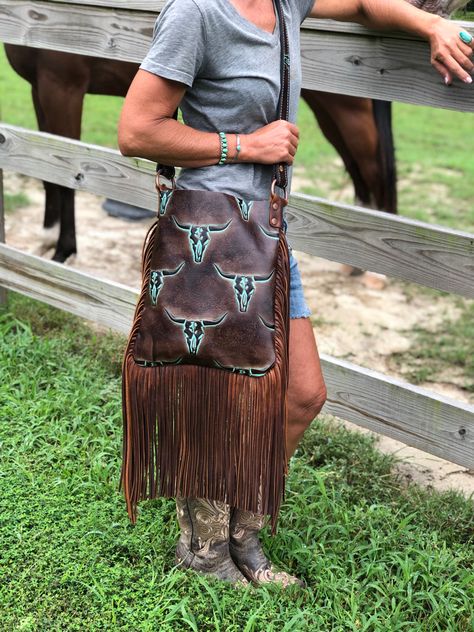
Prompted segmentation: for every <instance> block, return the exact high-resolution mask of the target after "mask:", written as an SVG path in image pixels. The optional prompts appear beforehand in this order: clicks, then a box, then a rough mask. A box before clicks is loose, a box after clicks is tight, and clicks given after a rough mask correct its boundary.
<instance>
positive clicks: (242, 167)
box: [140, 0, 314, 200]
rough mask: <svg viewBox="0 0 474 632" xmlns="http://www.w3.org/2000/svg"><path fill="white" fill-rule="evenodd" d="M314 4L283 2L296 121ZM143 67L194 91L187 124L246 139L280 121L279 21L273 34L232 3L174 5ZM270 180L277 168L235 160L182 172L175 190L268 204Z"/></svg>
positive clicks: (203, 0) (185, 107)
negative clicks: (303, 32)
mask: <svg viewBox="0 0 474 632" xmlns="http://www.w3.org/2000/svg"><path fill="white" fill-rule="evenodd" d="M313 4H314V0H283V1H282V5H283V11H284V16H285V20H286V25H287V30H288V37H289V48H290V116H289V120H290V121H291V122H293V123H294V122H295V120H296V112H297V107H298V97H299V93H300V88H301V59H300V24H301V22H302V21H303V20H304V18H305V17H306V16H307V15H308V13H309V11H310V9H311V8H312V6H313ZM140 68H141V69H143V70H147V71H148V72H151V73H153V74H155V75H159V76H161V77H164V78H166V79H174V80H175V81H180V82H182V83H184V84H186V86H188V90H187V91H186V93H185V96H184V98H183V100H182V102H181V104H180V109H181V112H182V116H183V121H184V123H186V125H189V126H191V127H193V128H195V129H198V130H201V131H206V132H220V131H223V132H226V133H241V134H248V133H250V132H253V131H255V130H256V129H258V128H260V127H262V126H264V125H267V124H268V123H271V122H272V121H274V120H275V119H276V118H277V114H276V113H277V106H278V97H279V94H280V29H279V24H278V20H277V21H276V26H275V30H274V32H273V33H269V32H266V31H264V30H262V29H260V28H259V27H257V26H256V25H255V24H253V23H252V22H250V21H248V20H247V19H246V18H244V17H243V16H242V15H241V14H240V13H239V11H238V10H237V9H236V7H234V5H233V4H232V3H231V2H230V0H168V2H167V3H166V5H165V6H164V8H163V10H162V12H161V13H160V15H159V17H158V19H157V21H156V24H155V30H154V35H153V42H152V44H151V47H150V50H149V52H148V54H147V56H146V57H145V59H144V60H143V62H142V64H141V66H140ZM217 159H218V157H217V156H216V161H217ZM289 176H290V178H291V170H290V174H289ZM271 177H272V167H271V165H261V164H254V163H235V164H232V163H231V164H225V165H212V166H210V167H201V168H192V169H191V168H183V169H182V170H181V173H180V176H179V178H178V180H177V186H178V188H182V189H207V190H213V191H221V192H224V193H230V194H231V195H235V196H237V197H240V198H244V199H254V200H264V199H268V196H269V191H270V185H271Z"/></svg>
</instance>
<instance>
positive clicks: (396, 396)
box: [321, 354, 474, 468]
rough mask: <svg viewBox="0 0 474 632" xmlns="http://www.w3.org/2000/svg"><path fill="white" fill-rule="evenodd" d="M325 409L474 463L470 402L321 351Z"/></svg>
mask: <svg viewBox="0 0 474 632" xmlns="http://www.w3.org/2000/svg"><path fill="white" fill-rule="evenodd" d="M321 363H322V368H323V373H324V379H325V382H326V384H327V386H328V399H327V402H326V404H325V406H324V409H323V412H328V413H330V414H333V415H336V416H337V417H341V418H342V419H347V420H348V421H352V422H353V423H355V424H357V425H359V426H363V427H364V428H368V429H369V430H374V431H375V432H378V433H380V434H383V435H386V436H388V437H392V438H393V439H397V440H398V441H402V442H403V443H406V444H407V445H410V446H413V447H415V448H419V449H420V450H424V451H425V452H428V453H429V454H435V455H436V456H439V457H441V458H443V459H447V460H448V461H452V462H453V463H459V465H463V466H465V467H468V468H472V467H473V465H474V406H471V405H469V404H461V403H459V402H457V401H456V400H453V399H450V398H447V397H443V396H442V395H437V394H434V393H432V392H431V391H427V390H426V389H422V388H419V387H416V386H413V385H411V384H408V383H407V382H404V381H402V380H399V379H396V378H393V377H389V376H387V375H384V374H383V373H379V372H377V371H371V370H370V369H365V368H363V367H360V366H357V365H354V364H352V363H350V362H347V361H345V360H341V359H338V358H333V357H331V356H327V355H326V354H321Z"/></svg>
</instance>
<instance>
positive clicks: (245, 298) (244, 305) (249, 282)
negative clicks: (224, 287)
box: [214, 264, 275, 312]
mask: <svg viewBox="0 0 474 632" xmlns="http://www.w3.org/2000/svg"><path fill="white" fill-rule="evenodd" d="M214 268H215V269H216V271H217V273H218V274H219V276H221V277H222V278H223V279H227V280H228V281H232V286H233V288H234V294H235V300H236V301H237V305H238V306H239V311H241V312H246V311H247V310H248V308H249V305H250V301H251V299H252V296H253V295H254V294H255V288H256V286H255V284H256V283H266V282H267V281H269V280H270V279H271V278H272V276H273V273H274V272H275V271H274V270H272V271H271V272H270V274H269V275H267V276H256V275H252V276H247V275H245V276H244V275H243V274H226V273H225V272H222V270H221V269H220V268H219V266H218V265H216V264H214Z"/></svg>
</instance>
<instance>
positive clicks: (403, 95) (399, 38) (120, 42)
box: [0, 0, 474, 112]
mask: <svg viewBox="0 0 474 632" xmlns="http://www.w3.org/2000/svg"><path fill="white" fill-rule="evenodd" d="M108 6H109V5H107V6H104V7H99V6H89V5H82V6H81V5H78V4H64V3H59V2H45V1H44V0H43V1H41V0H36V1H35V2H27V1H26V0H0V40H2V41H5V42H10V43H14V44H24V45H27V46H34V47H40V48H41V47H47V48H52V49H55V50H68V51H70V52H76V53H81V54H85V55H96V56H101V57H108V58H112V59H121V60H126V61H133V62H137V63H138V62H140V61H141V60H142V59H143V57H144V56H145V54H146V52H147V50H148V47H149V43H150V37H151V34H152V29H153V24H154V21H155V19H156V12H153V13H147V12H145V11H130V10H126V9H111V8H108ZM120 6H122V5H120ZM129 7H130V4H129V6H128V7H127V8H129ZM331 25H333V26H331ZM303 26H304V28H303V30H302V38H301V44H302V60H303V84H304V87H306V88H309V89H313V90H322V91H327V92H344V93H345V94H352V95H356V96H368V97H375V98H380V99H386V100H394V101H406V102H408V103H419V104H425V105H433V106H436V107H443V108H450V109H456V110H461V111H469V112H472V111H474V89H473V88H472V86H466V85H463V84H461V83H460V82H457V83H456V84H455V85H453V86H451V87H450V88H447V87H446V86H445V85H444V84H443V83H442V81H441V80H440V78H439V75H438V74H437V73H436V72H435V71H434V70H433V69H432V68H431V66H430V64H429V53H428V45H427V44H426V43H425V42H422V41H419V40H416V39H413V38H412V37H411V36H406V35H397V34H393V33H386V34H384V35H383V36H381V35H377V34H376V33H372V32H371V31H369V30H367V29H363V27H359V26H357V25H344V24H339V23H338V26H336V23H331V22H330V21H326V20H325V21H320V20H307V21H305V23H304V25H303ZM328 28H331V29H332V30H331V32H330V31H328V30H327V29H328ZM467 28H468V29H469V28H471V29H472V32H473V33H474V29H473V27H472V24H470V25H469V26H468V27H467Z"/></svg>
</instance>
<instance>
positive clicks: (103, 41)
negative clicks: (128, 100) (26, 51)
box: [0, 0, 156, 63]
mask: <svg viewBox="0 0 474 632" xmlns="http://www.w3.org/2000/svg"><path fill="white" fill-rule="evenodd" d="M155 20H156V14H148V13H145V12H140V11H127V10H122V9H108V8H101V7H92V6H80V5H75V4H60V3H56V2H47V1H38V2H26V1H24V0H0V40H1V41H4V42H7V43H11V44H23V45H25V46H33V47H35V48H48V49H53V50H64V51H69V52H71V53H80V54H82V55H93V56H98V57H105V58H110V59H120V60H123V61H132V62H137V63H138V62H140V61H141V60H142V59H143V57H144V56H145V54H146V51H147V50H148V47H149V45H150V40H151V36H152V34H153V25H154V22H155Z"/></svg>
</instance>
